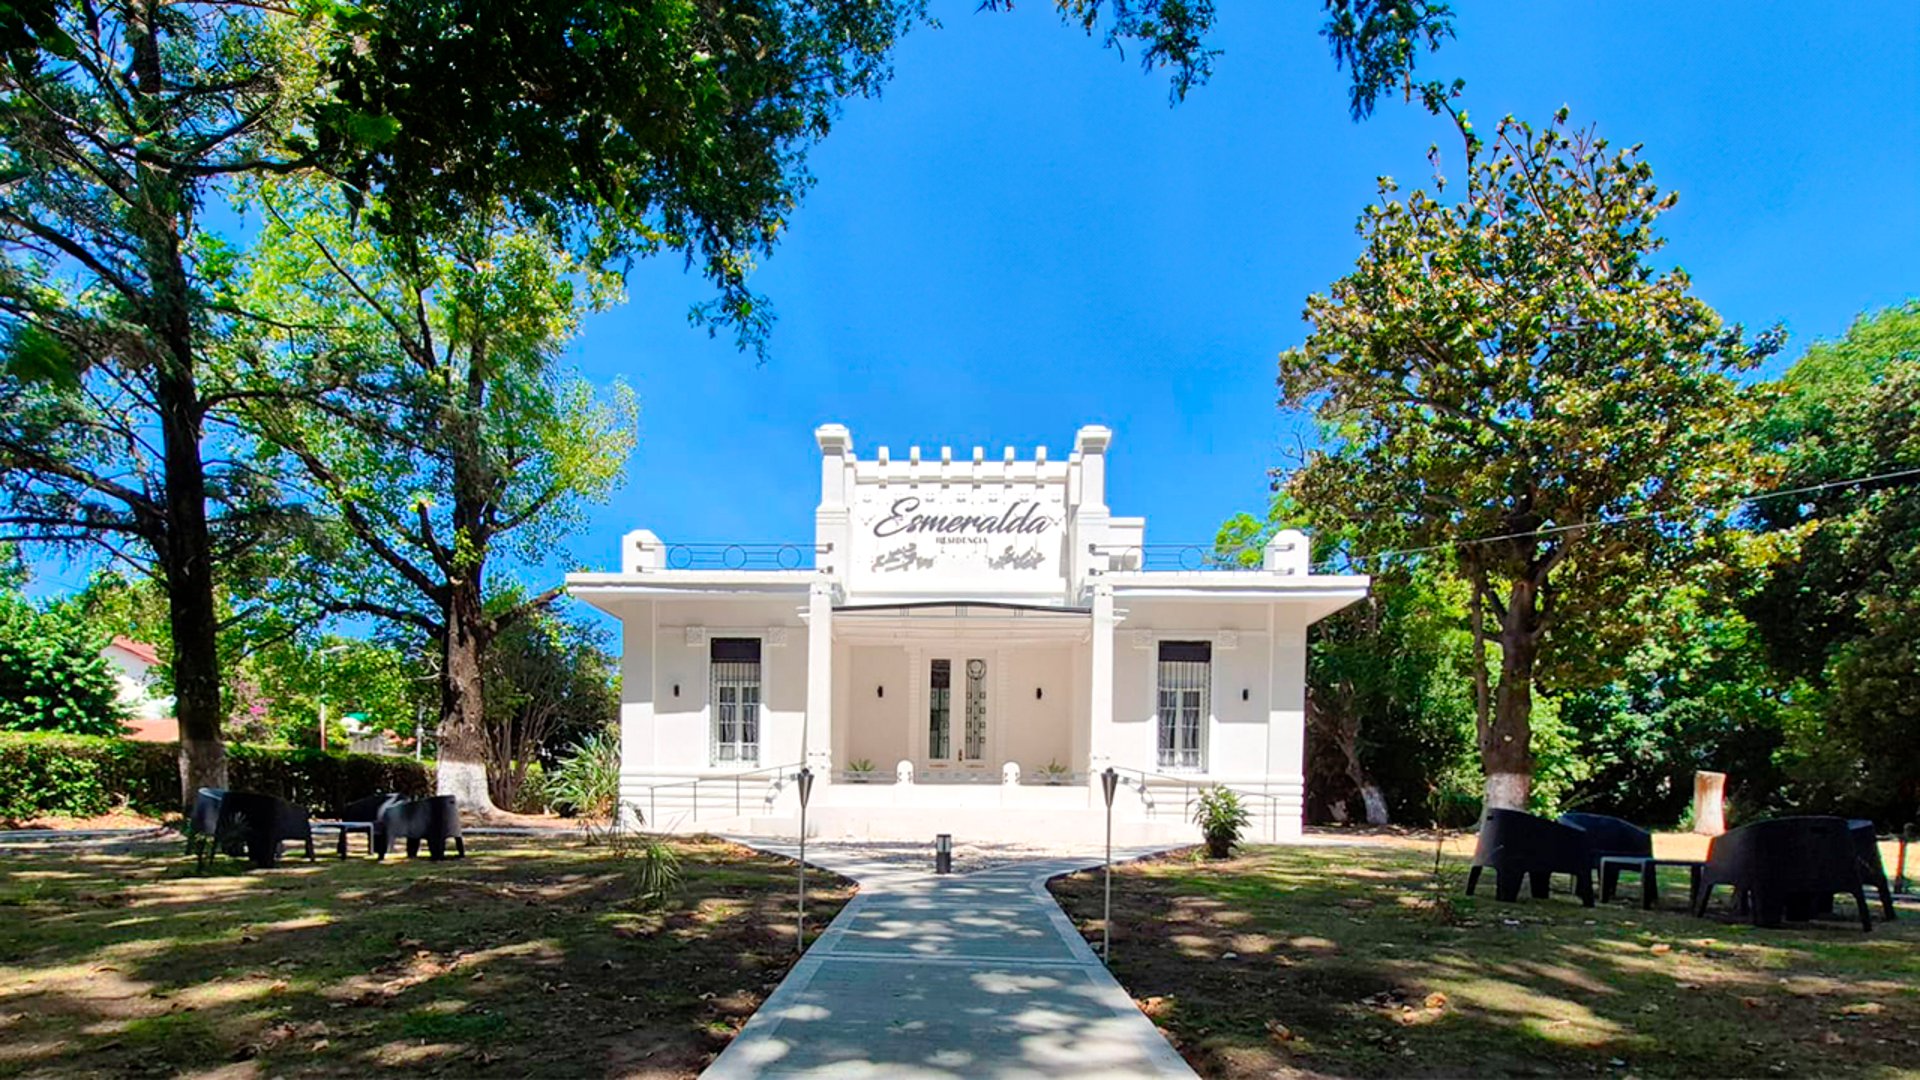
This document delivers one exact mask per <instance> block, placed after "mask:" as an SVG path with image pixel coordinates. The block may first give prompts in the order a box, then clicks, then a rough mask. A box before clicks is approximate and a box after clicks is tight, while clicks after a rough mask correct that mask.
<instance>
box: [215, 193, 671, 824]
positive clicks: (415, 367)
mask: <svg viewBox="0 0 1920 1080" xmlns="http://www.w3.org/2000/svg"><path fill="white" fill-rule="evenodd" d="M260 199H261V205H263V206H265V207H266V208H267V211H268V216H269V219H268V223H267V225H266V227H265V228H264V230H263V232H262V237H261V244H260V247H259V254H258V256H257V257H256V258H255V260H254V261H253V263H252V266H251V272H252V276H251V283H252V288H251V292H250V294H249V301H248V303H249V306H250V308H251V309H252V310H255V311H258V312H261V313H263V325H266V326H270V327H272V328H273V329H272V331H271V332H270V333H268V334H264V335H262V337H261V338H260V340H259V342H258V346H259V348H260V349H261V350H262V351H263V354H264V355H265V356H266V357H267V359H266V360H264V361H263V364H262V370H263V371H266V372H269V374H267V375H266V378H267V379H268V380H269V381H270V382H274V383H279V382H291V383H295V384H299V385H306V386H310V387H326V388H327V389H325V390H323V391H321V392H318V393H315V394H312V395H310V396H305V397H302V398H298V399H288V398H270V397H262V398H260V399H257V400H255V401H253V402H250V404H249V407H248V411H247V413H246V416H247V419H248V423H249V424H250V426H251V428H252V429H253V430H254V431H255V432H257V433H258V435H259V436H260V438H261V441H262V445H263V453H264V454H265V455H266V458H265V461H264V465H265V467H268V468H272V469H275V470H277V471H280V472H284V473H286V474H288V475H294V476H298V477H300V478H301V482H302V483H303V484H304V485H305V487H306V501H307V503H308V505H309V506H311V507H312V508H313V511H314V513H315V515H316V517H325V518H326V520H327V521H328V522H329V524H330V526H331V530H332V531H331V534H330V536H329V537H328V538H325V539H323V540H322V541H320V542H319V543H318V544H317V545H316V546H315V547H313V548H312V549H311V550H310V552H309V554H308V557H307V559H306V560H305V561H304V564H303V566H302V567H301V575H302V576H303V577H304V578H305V579H306V580H308V581H310V582H314V583H318V584H319V585H320V591H321V596H320V597H319V599H318V601H317V602H318V603H319V604H320V606H321V607H323V608H325V609H327V610H329V611H330V613H333V614H359V615H371V616H375V617H377V618H381V619H386V620H390V621H391V622H393V623H395V624H397V625H399V626H401V627H405V628H408V629H411V630H413V631H416V632H418V633H422V634H424V635H427V636H428V637H429V638H430V639H431V640H433V641H435V642H437V643H438V644H439V648H440V656H441V665H440V691H441V704H440V710H439V746H440V753H439V769H440V789H441V791H442V792H443V793H446V794H452V795H455V796H457V797H458V798H459V799H460V800H461V802H462V804H463V805H468V806H472V807H475V808H477V809H481V810H484V809H486V808H488V807H490V806H491V805H492V804H491V803H490V801H489V799H488V788H487V782H486V768H485V762H486V761H487V760H488V758H487V753H488V748H487V739H486V734H485V725H484V718H485V715H486V707H485V696H484V691H483V686H484V678H485V672H484V669H483V666H482V662H483V660H484V658H485V656H486V653H487V650H488V648H489V647H490V646H491V645H492V644H493V642H494V641H495V640H496V639H497V638H498V637H499V636H500V635H501V634H502V633H503V632H505V631H506V630H508V629H509V628H510V627H512V626H513V625H514V624H515V623H516V622H518V621H520V620H522V619H524V618H526V617H527V616H528V615H530V614H531V613H533V612H536V611H538V610H539V609H541V608H542V607H544V606H545V605H547V604H549V603H551V602H552V601H553V600H554V599H555V598H557V597H558V596H559V595H560V593H561V587H560V586H558V585H555V586H553V587H551V588H547V589H545V590H543V591H540V592H537V593H533V594H531V595H528V594H525V593H523V592H522V591H520V590H519V589H518V588H517V587H514V586H513V585H511V584H506V585H502V584H501V583H500V582H499V581H498V580H497V578H496V577H495V576H494V575H498V574H499V573H500V572H501V571H502V569H503V566H504V565H510V564H517V565H520V566H522V567H539V566H542V565H547V566H551V558H552V555H553V553H554V551H555V550H556V547H557V545H558V542H559V540H560V539H561V538H562V537H563V536H564V535H565V534H566V533H567V532H568V531H569V530H570V529H571V528H573V527H575V526H576V525H577V524H578V523H579V521H580V519H581V513H582V508H583V507H584V506H585V505H586V504H587V503H590V502H593V501H596V500H600V499H604V498H605V497H606V495H607V494H608V493H609V492H610V491H611V490H612V488H613V485H614V484H616V483H617V482H619V480H620V479H621V478H622V476H623V473H624V469H625V463H626V457H627V453H628V451H629V450H630V448H631V447H632V445H633V440H634V429H635V423H634V419H635V414H636V406H635V403H634V398H633V395H632V393H631V392H630V391H628V390H627V389H626V388H625V387H624V386H623V385H618V384H616V386H615V387H614V388H613V389H612V391H611V392H610V393H608V394H605V395H601V394H598V393H596V392H595V390H594V389H593V387H592V386H591V385H589V384H588V383H586V382H585V381H584V380H582V379H579V378H576V377H572V376H569V375H567V374H566V373H565V372H563V371H561V370H560V369H559V368H558V366H557V362H558V353H559V350H560V348H561V346H563V345H564V344H565V343H566V341H567V340H568V339H569V338H570V337H572V335H573V334H574V333H575V332H576V331H577V330H578V327H579V322H580V318H581V316H582V315H583V314H584V313H586V312H588V311H591V310H594V309H596V308H598V307H601V306H603V305H605V304H606V303H609V302H611V300H612V299H613V297H614V295H615V291H614V290H615V284H614V281H613V279H612V278H611V277H610V276H608V275H605V274H602V273H600V272H599V271H597V269H596V268H595V267H594V266H593V265H592V264H590V263H587V262H584V261H582V260H581V259H579V258H576V257H574V256H572V255H570V254H568V253H567V252H566V251H564V250H562V249H560V248H558V247H555V246H553V245H551V244H549V243H547V242H546V241H544V240H543V239H542V238H541V236H540V235H539V234H538V233H535V232H530V231H525V230H516V229H513V228H511V227H510V226H508V225H507V224H505V223H504V222H503V221H502V219H501V218H500V217H497V216H496V217H494V218H492V219H478V220H473V221H470V222H469V224H468V225H467V226H466V227H464V228H463V229H462V230H460V231H459V232H458V233H457V234H456V235H454V236H453V237H451V238H450V239H447V240H436V239H434V238H432V237H415V236H406V235H400V234H396V233H382V232H379V231H376V230H374V229H372V228H368V227H365V226H364V225H362V224H356V223H355V221H354V220H353V219H352V218H351V217H350V216H349V215H347V214H346V213H344V212H343V209H342V207H340V206H339V205H338V202H337V196H336V195H335V194H334V193H333V192H331V191H330V190H328V189H325V188H319V187H315V186H313V185H308V184H302V183H283V184H273V185H267V186H265V187H263V189H262V191H261V194H260Z"/></svg>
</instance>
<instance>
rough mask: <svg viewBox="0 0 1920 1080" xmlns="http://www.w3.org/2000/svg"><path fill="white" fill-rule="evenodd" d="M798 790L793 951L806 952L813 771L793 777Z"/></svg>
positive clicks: (803, 767) (801, 771) (802, 770)
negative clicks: (797, 882) (809, 807)
mask: <svg viewBox="0 0 1920 1080" xmlns="http://www.w3.org/2000/svg"><path fill="white" fill-rule="evenodd" d="M794 782H795V784H796V785H797V786H798V787H799V789H800V908H799V916H798V918H797V920H796V922H795V931H794V935H793V951H794V952H805V951H807V802H808V800H810V799H812V798H813V770H812V769H809V768H807V767H805V766H801V768H800V772H799V774H798V775H797V776H795V777H794Z"/></svg>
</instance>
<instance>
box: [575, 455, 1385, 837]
mask: <svg viewBox="0 0 1920 1080" xmlns="http://www.w3.org/2000/svg"><path fill="white" fill-rule="evenodd" d="M814 434H815V438H816V440H817V441H818V444H819V448H820V505H819V509H818V511H817V512H816V514H815V535H814V542H813V544H811V545H806V544H794V545H783V544H752V543H737V544H705V545H676V544H670V543H665V542H663V541H662V540H661V539H660V538H659V537H657V536H655V535H654V534H653V533H651V532H649V531H646V530H644V529H642V530H639V531H636V532H632V533H629V534H627V536H626V538H625V540H624V541H623V547H622V552H621V568H620V572H619V573H592V574H574V575H570V576H569V577H568V579H567V584H568V589H569V591H570V592H571V593H572V595H574V596H577V597H580V598H582V599H584V600H586V601H588V602H590V603H592V604H594V605H595V606H596V607H598V608H600V609H601V610H603V611H606V612H607V613H609V614H611V615H613V616H615V617H617V618H618V619H619V620H620V622H621V625H622V633H621V642H622V659H621V675H622V682H621V687H622V689H621V725H620V726H621V755H622V762H621V797H622V800H623V802H624V803H625V804H626V805H627V806H628V807H629V808H630V809H631V810H632V811H634V812H637V813H638V814H640V815H641V816H642V817H644V818H645V819H646V821H647V822H648V824H649V825H650V826H652V827H655V828H663V829H672V830H681V831H686V830H694V829H699V830H713V831H728V830H737V831H742V832H771V833H778V832H785V833H787V834H789V835H790V834H791V833H792V832H793V830H794V819H795V817H796V816H797V814H798V799H797V794H796V788H797V785H796V783H795V777H796V775H797V773H798V771H799V770H800V769H801V768H802V767H803V766H804V767H807V768H809V769H810V770H811V773H812V775H813V776H814V778H815V780H814V786H813V794H812V798H811V800H810V804H809V809H808V831H809V833H810V834H815V835H826V836H863V837H871V838H876V839H915V840H925V839H929V838H931V837H932V836H933V835H934V834H936V833H941V832H946V833H952V834H954V835H956V836H958V837H962V838H965V839H1040V838H1046V839H1054V840H1093V839H1096V838H1097V837H1099V836H1100V835H1101V832H1102V829H1103V828H1104V821H1105V802H1104V798H1103V795H1102V786H1101V783H1100V779H1099V776H1100V774H1101V772H1102V771H1103V770H1105V769H1107V768H1109V767H1111V768H1113V769H1114V770H1116V772H1117V773H1118V774H1119V776H1120V779H1121V782H1122V786H1121V788H1120V790H1119V793H1118V795H1117V796H1116V798H1115V801H1114V820H1115V837H1116V839H1117V840H1124V841H1129V842H1133V841H1144V840H1148V839H1178V838H1187V837H1191V836H1193V835H1195V833H1194V830H1193V827H1192V826H1191V825H1190V824H1189V822H1188V819H1189V818H1190V816H1191V812H1190V810H1189V805H1190V803H1191V800H1192V799H1193V798H1194V797H1195V796H1197V794H1198V793H1199V791H1200V790H1201V789H1203V788H1204V787H1206V786H1208V785H1214V784H1221V785H1226V786H1228V787H1231V788H1234V789H1237V790H1238V791H1240V792H1241V793H1242V795H1243V796H1244V797H1245V799H1246V801H1247V802H1248V804H1249V808H1250V809H1251V810H1252V811H1253V814H1254V825H1253V827H1254V831H1255V832H1256V833H1257V834H1258V835H1259V836H1261V837H1262V838H1267V837H1271V838H1276V839H1283V838H1286V837H1289V836H1294V835H1297V834H1298V833H1299V831H1300V824H1301V806H1302V797H1303V778H1302V755H1303V750H1304V746H1303V744H1304V736H1305V732H1304V717H1303V707H1304V703H1305V684H1304V678H1305V670H1304V669H1305V662H1306V632H1307V627H1308V625H1310V624H1311V623H1313V622H1314V621H1315V620H1317V619H1320V618H1323V617H1325V616H1327V615H1329V614H1332V613H1333V612H1335V611H1338V610H1339V609H1341V608H1342V607H1345V606H1346V605H1348V604H1350V603H1352V602H1353V601H1355V600H1358V599H1360V598H1361V597H1363V596H1364V595H1365V594H1366V590H1367V579H1366V578H1365V577H1359V576H1347V575H1320V574H1314V573H1312V572H1311V570H1310V567H1309V564H1308V557H1307V541H1306V537H1305V536H1304V535H1302V534H1300V533H1298V532H1284V533H1281V534H1280V535H1279V536H1278V537H1276V538H1275V539H1274V541H1273V542H1272V544H1271V545H1270V546H1269V547H1268V548H1267V549H1266V551H1265V552H1264V560H1263V562H1262V565H1261V566H1260V567H1259V568H1258V569H1241V568H1238V567H1233V568H1226V567H1221V566H1218V565H1216V562H1217V560H1215V559H1214V557H1213V554H1212V552H1211V550H1210V549H1208V548H1205V547H1194V546H1187V547H1183V546H1179V545H1170V546H1157V545H1152V544H1147V543H1145V524H1146V523H1145V521H1144V519H1142V518H1137V517H1117V516H1115V515H1114V514H1113V513H1112V512H1111V511H1110V510H1109V509H1108V507H1107V501H1106V468H1107V448H1108V444H1109V442H1110V441H1111V438H1112V434H1111V432H1109V431H1108V430H1107V429H1106V428H1104V427H1084V428H1081V429H1080V431H1079V432H1078V434H1077V435H1076V436H1075V438H1074V448H1073V452H1072V453H1071V454H1070V455H1068V456H1067V457H1066V459H1065V460H1056V459H1052V458H1050V457H1049V456H1048V454H1047V451H1046V448H1045V447H1041V448H1039V449H1038V450H1037V451H1036V452H1035V453H1034V455H1033V456H1032V457H1031V458H1017V457H1016V456H1015V454H1014V450H1013V448H1012V447H1008V448H1007V449H1006V451H1005V453H1004V454H1003V455H1002V456H1000V457H998V458H994V459H989V458H988V457H987V456H986V454H985V453H984V452H983V450H982V449H981V448H980V447H974V448H973V450H972V453H971V454H969V455H965V456H956V455H955V454H954V453H953V452H952V451H951V449H950V448H947V447H942V448H941V449H940V451H939V453H938V455H937V456H925V457H923V456H922V454H921V452H920V449H919V448H918V447H914V448H912V449H911V450H909V451H908V453H907V454H906V456H905V457H904V458H898V457H894V456H893V455H891V454H890V453H889V451H888V449H887V448H886V447H884V446H883V447H880V448H879V449H878V450H877V451H876V452H875V453H874V454H873V456H872V457H870V458H863V457H860V456H858V455H856V454H855V452H854V445H853V439H852V436H851V435H850V434H849V433H848V431H847V429H846V428H845V427H842V426H840V425H838V424H828V425H826V426H824V427H821V428H820V429H818V430H817V431H816V432H815V433H814Z"/></svg>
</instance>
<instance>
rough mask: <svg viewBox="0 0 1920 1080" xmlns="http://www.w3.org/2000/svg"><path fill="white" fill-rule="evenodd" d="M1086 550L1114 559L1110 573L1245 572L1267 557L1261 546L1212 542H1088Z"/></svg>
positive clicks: (1257, 566) (1254, 567) (1257, 565)
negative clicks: (1226, 545) (1252, 546)
mask: <svg viewBox="0 0 1920 1080" xmlns="http://www.w3.org/2000/svg"><path fill="white" fill-rule="evenodd" d="M1087 552H1088V553H1089V554H1092V555H1104V556H1107V557H1108V558H1109V559H1110V560H1111V563H1112V566H1111V569H1110V571H1109V572H1110V573H1111V572H1126V571H1132V570H1159V571H1168V570H1176V571H1177V570H1189V571H1195V572H1200V571H1210V572H1219V573H1231V572H1235V571H1239V572H1246V571H1253V570H1259V569H1261V567H1262V560H1263V558H1264V555H1263V553H1262V552H1261V550H1260V549H1258V548H1219V547H1216V546H1214V545H1213V544H1118V545H1109V544H1088V545H1087ZM1249 559H1251V562H1249V561H1248V560H1249Z"/></svg>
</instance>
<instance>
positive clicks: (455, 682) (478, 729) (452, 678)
mask: <svg viewBox="0 0 1920 1080" xmlns="http://www.w3.org/2000/svg"><path fill="white" fill-rule="evenodd" d="M484 623H485V614H484V612H483V611H482V610H481V601H480V583H479V582H478V581H477V580H474V579H473V578H471V577H469V578H467V579H465V580H460V581H455V582H453V583H452V584H451V587H450V588H449V589H448V593H447V618H446V640H445V641H444V642H443V643H442V648H443V652H442V654H441V655H442V659H443V663H442V665H441V669H440V670H441V675H440V759H439V772H438V785H437V786H438V789H439V792H440V794H442V795H452V796H453V797H454V798H456V799H459V800H460V805H461V807H462V808H464V809H467V810H471V811H473V812H474V813H477V814H491V813H493V812H494V811H495V809H496V808H495V807H494V805H493V798H492V796H491V795H490V793H489V792H488V791H487V732H486V726H485V724H486V718H485V714H484V710H485V705H486V699H485V697H484V696H483V692H482V685H481V674H480V661H481V657H482V656H483V654H484V653H485V651H486V643H485V641H484V640H483V637H482V635H483V633H484V630H485V626H484Z"/></svg>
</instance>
